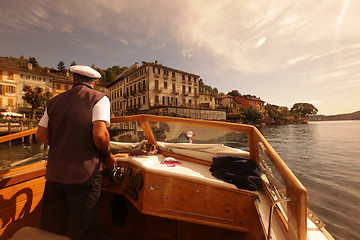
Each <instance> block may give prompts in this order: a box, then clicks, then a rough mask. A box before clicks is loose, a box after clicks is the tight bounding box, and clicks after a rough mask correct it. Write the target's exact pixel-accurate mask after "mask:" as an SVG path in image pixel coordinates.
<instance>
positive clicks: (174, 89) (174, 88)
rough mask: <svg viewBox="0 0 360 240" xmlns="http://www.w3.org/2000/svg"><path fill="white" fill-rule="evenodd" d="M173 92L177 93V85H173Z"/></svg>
mask: <svg viewBox="0 0 360 240" xmlns="http://www.w3.org/2000/svg"><path fill="white" fill-rule="evenodd" d="M172 90H173V92H175V91H176V85H175V83H173V84H172Z"/></svg>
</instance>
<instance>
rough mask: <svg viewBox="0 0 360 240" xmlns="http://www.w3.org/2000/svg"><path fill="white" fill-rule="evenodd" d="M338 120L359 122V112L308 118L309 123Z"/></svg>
mask: <svg viewBox="0 0 360 240" xmlns="http://www.w3.org/2000/svg"><path fill="white" fill-rule="evenodd" d="M339 120H360V111H356V112H353V113H344V114H336V115H316V116H311V117H309V121H339Z"/></svg>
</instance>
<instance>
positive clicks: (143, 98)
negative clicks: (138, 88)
mask: <svg viewBox="0 0 360 240" xmlns="http://www.w3.org/2000/svg"><path fill="white" fill-rule="evenodd" d="M143 104H145V96H143Z"/></svg>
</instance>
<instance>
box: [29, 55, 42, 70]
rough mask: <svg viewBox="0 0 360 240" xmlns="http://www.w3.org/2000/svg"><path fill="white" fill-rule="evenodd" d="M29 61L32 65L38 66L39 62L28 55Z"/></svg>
mask: <svg viewBox="0 0 360 240" xmlns="http://www.w3.org/2000/svg"><path fill="white" fill-rule="evenodd" d="M29 63H31V64H32V65H33V67H36V68H39V67H40V65H39V63H38V62H37V60H36V58H34V57H29Z"/></svg>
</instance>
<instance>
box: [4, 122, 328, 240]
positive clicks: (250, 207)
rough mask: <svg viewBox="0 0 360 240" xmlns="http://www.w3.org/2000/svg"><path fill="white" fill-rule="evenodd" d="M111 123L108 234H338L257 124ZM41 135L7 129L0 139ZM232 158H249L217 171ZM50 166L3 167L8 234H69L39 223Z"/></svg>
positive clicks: (105, 203) (105, 185)
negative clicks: (113, 158)
mask: <svg viewBox="0 0 360 240" xmlns="http://www.w3.org/2000/svg"><path fill="white" fill-rule="evenodd" d="M111 122H112V126H111V129H109V132H110V133H112V134H111V135H112V141H111V150H112V152H113V153H114V154H116V157H117V161H118V166H117V168H116V169H114V171H113V172H109V171H104V172H103V182H102V198H101V213H100V219H101V222H100V226H101V232H102V233H103V236H104V238H103V239H104V240H106V239H169V240H170V239H177V240H186V239H214V240H215V239H216V240H217V239H234V240H235V239H236V240H239V239H245V240H267V239H272V240H274V239H277V240H307V239H309V240H323V239H324V240H326V239H328V240H331V239H333V238H332V236H331V235H330V234H329V233H328V232H327V230H326V229H325V224H324V223H323V222H322V221H321V220H320V219H319V218H318V217H317V216H316V215H315V214H314V213H313V212H312V211H311V210H309V209H308V207H307V201H308V199H307V198H308V196H307V191H306V189H305V187H304V186H303V185H302V184H301V182H300V181H299V180H298V179H297V178H296V176H295V175H294V174H293V172H292V171H291V170H290V169H289V168H288V167H287V165H286V164H285V162H284V161H283V160H282V159H281V157H280V156H279V155H278V154H277V153H276V152H275V150H274V149H273V148H272V147H271V146H270V144H269V143H268V142H267V140H266V139H265V138H264V137H263V136H262V134H261V133H260V132H259V131H258V130H257V128H256V127H254V126H251V125H245V124H235V123H227V122H219V121H206V120H198V119H187V118H175V117H164V116H153V115H134V116H123V117H115V118H112V119H111ZM35 133H36V129H31V130H28V131H24V132H21V133H16V134H12V135H7V136H3V137H0V143H2V142H6V141H11V140H13V139H16V138H21V137H24V136H29V135H32V134H35ZM229 159H230V160H229ZM233 160H234V161H233ZM225 161H229V163H231V164H232V163H235V162H236V163H240V162H241V164H245V165H236V166H240V167H239V169H238V170H237V171H235V170H234V167H230V169H229V168H227V169H226V174H225V175H226V176H231V177H230V178H219V175H217V174H214V172H215V171H214V169H215V167H217V166H218V165H216V164H220V165H221V164H222V163H225ZM231 166H235V165H231ZM245 166H255V168H254V169H256V172H257V173H258V175H257V176H254V175H249V173H248V171H243V170H244V168H245ZM45 170H46V161H45V160H43V159H40V161H39V162H36V163H34V162H33V161H31V164H28V165H25V166H21V167H18V166H17V165H14V166H13V168H7V169H5V170H2V171H0V196H1V198H0V223H1V229H0V240H3V239H16V240H19V239H26V238H22V236H24V235H25V236H27V237H29V236H30V235H32V234H39V235H42V236H45V238H44V239H66V238H62V237H60V236H54V235H52V234H49V233H46V232H43V231H42V230H40V229H39V226H40V217H41V211H42V206H41V203H42V201H41V200H42V194H43V191H44V183H45V178H44V175H45ZM252 170H253V169H252ZM229 171H231V172H230V173H229ZM58 237H59V238H58ZM28 239H29V238H28Z"/></svg>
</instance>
